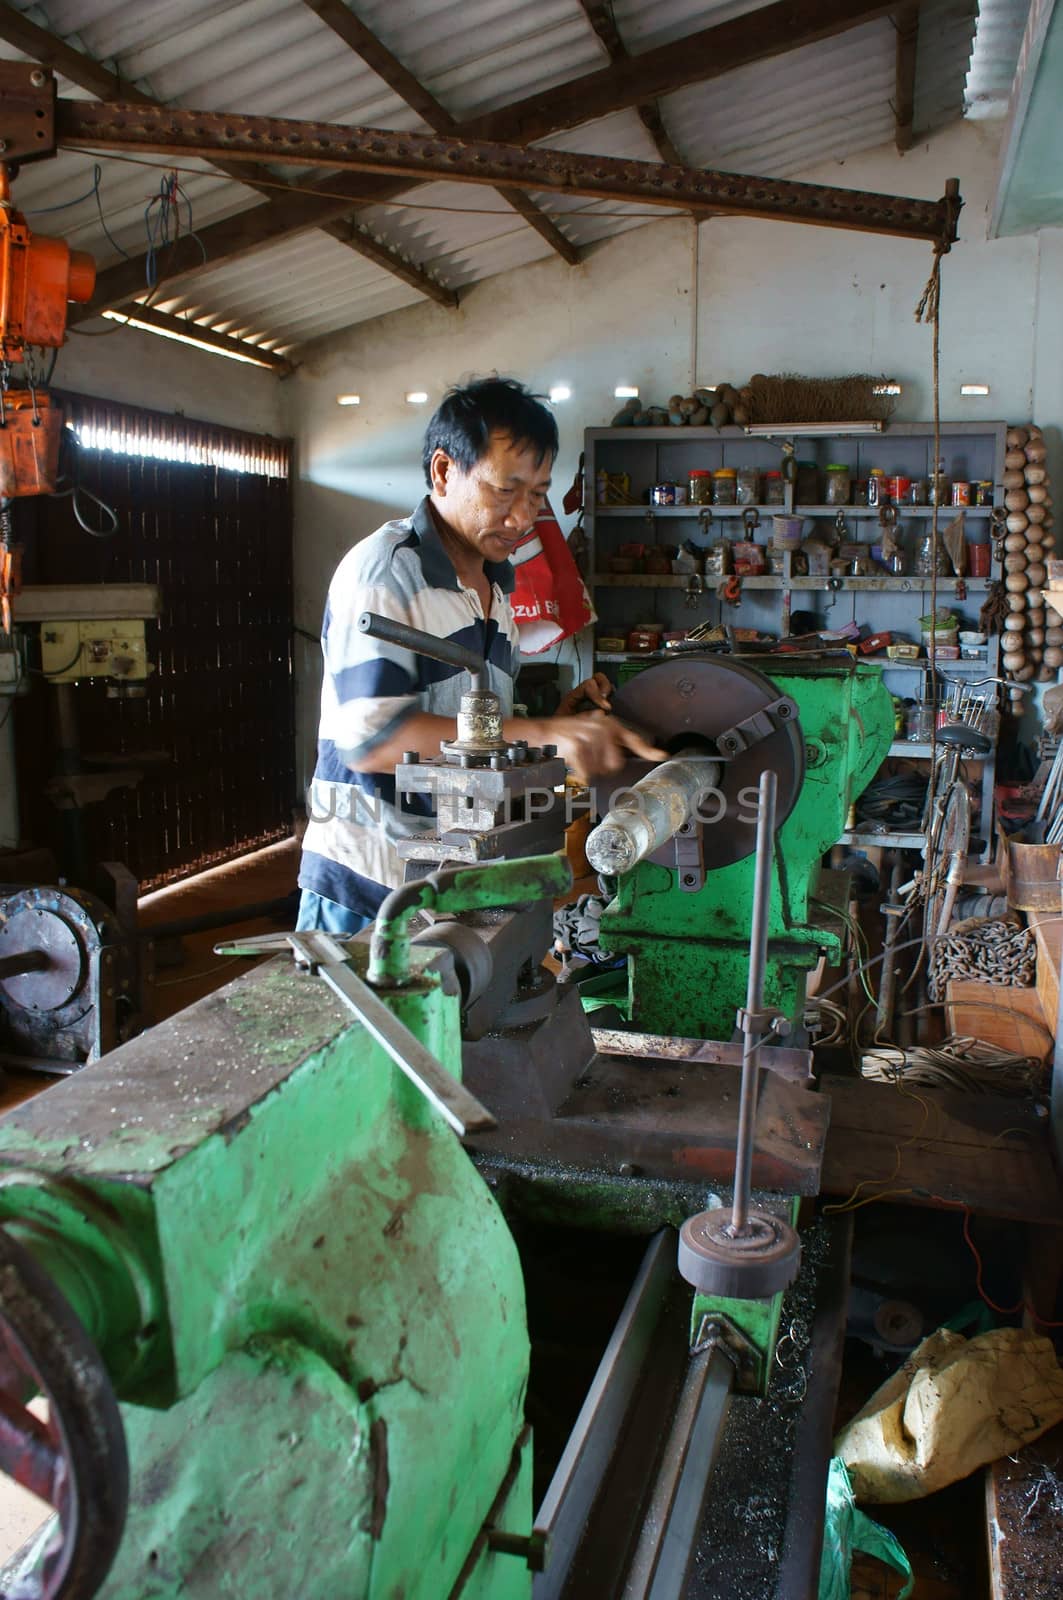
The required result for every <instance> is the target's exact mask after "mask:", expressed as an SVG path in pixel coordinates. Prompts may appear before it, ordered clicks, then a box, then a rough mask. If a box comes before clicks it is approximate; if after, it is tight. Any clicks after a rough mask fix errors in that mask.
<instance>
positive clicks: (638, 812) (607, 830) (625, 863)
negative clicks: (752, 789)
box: [586, 750, 723, 877]
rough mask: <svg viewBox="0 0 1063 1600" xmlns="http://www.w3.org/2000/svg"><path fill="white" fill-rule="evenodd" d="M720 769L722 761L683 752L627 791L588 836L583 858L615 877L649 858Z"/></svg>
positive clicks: (715, 780) (686, 816) (710, 786)
mask: <svg viewBox="0 0 1063 1600" xmlns="http://www.w3.org/2000/svg"><path fill="white" fill-rule="evenodd" d="M722 771H723V766H722V763H721V762H719V761H713V760H712V759H711V757H709V756H704V755H702V754H701V753H700V751H692V750H684V751H680V753H679V754H678V755H676V756H673V757H672V758H671V759H670V760H668V761H662V762H661V764H660V766H657V767H654V768H653V770H652V772H648V773H647V774H646V776H645V777H644V778H640V779H639V781H638V783H635V784H632V786H631V788H630V789H625V790H624V791H623V795H622V797H621V798H620V799H619V800H618V801H617V803H616V804H615V805H614V806H613V807H612V809H611V810H610V811H609V812H608V814H607V815H606V816H605V817H603V818H602V820H601V822H600V823H599V824H598V826H597V827H596V828H595V829H594V831H593V832H592V833H591V834H590V835H589V836H588V839H587V847H586V848H587V860H588V861H589V862H590V864H591V866H592V867H593V868H594V870H595V872H603V873H606V874H607V875H608V876H610V877H616V876H618V875H619V874H620V873H623V872H630V871H631V870H632V868H633V867H636V866H637V865H638V863H639V862H640V861H644V860H645V859H646V857H647V856H652V855H653V853H654V851H655V850H659V849H660V848H661V846H662V845H664V844H667V843H668V841H669V839H672V838H674V837H675V835H676V834H677V833H678V832H679V830H680V828H681V827H682V826H683V824H684V823H685V822H686V821H687V820H688V819H689V817H690V816H691V815H692V813H693V812H694V811H695V808H696V807H697V804H698V800H699V798H700V797H701V796H702V795H703V794H704V793H705V791H706V790H707V789H713V788H715V787H716V785H717V784H718V783H719V781H720V774H721V773H722Z"/></svg>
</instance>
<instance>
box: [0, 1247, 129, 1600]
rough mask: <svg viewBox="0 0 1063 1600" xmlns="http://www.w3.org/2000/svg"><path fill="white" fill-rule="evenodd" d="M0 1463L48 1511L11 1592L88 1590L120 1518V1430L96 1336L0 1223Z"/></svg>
mask: <svg viewBox="0 0 1063 1600" xmlns="http://www.w3.org/2000/svg"><path fill="white" fill-rule="evenodd" d="M35 1395H42V1396H43V1397H44V1398H45V1399H46V1400H47V1402H48V1420H47V1421H44V1420H42V1419H41V1418H40V1417H38V1416H37V1415H36V1414H35V1413H34V1412H33V1411H31V1410H30V1409H29V1402H30V1401H31V1400H32V1399H33V1398H34V1396H35ZM0 1470H2V1471H3V1472H5V1473H6V1474H7V1476H8V1477H9V1478H12V1479H13V1480H14V1481H15V1482H16V1483H19V1484H21V1485H22V1486H23V1488H25V1489H29V1490H30V1491H31V1492H32V1493H33V1494H35V1495H37V1496H38V1497H39V1498H40V1499H41V1500H44V1501H46V1502H47V1504H48V1505H50V1506H53V1507H54V1509H55V1511H56V1513H57V1515H56V1518H55V1522H54V1526H53V1528H52V1531H51V1534H50V1537H49V1538H48V1542H47V1545H46V1547H45V1549H44V1551H43V1553H42V1557H41V1559H40V1561H39V1563H38V1565H37V1568H36V1572H35V1576H34V1577H33V1578H32V1579H22V1580H21V1581H20V1583H19V1585H18V1589H17V1591H15V1592H17V1596H18V1600H90V1597H91V1596H92V1595H94V1594H96V1592H97V1591H98V1589H99V1587H100V1585H101V1584H102V1582H103V1580H104V1578H105V1577H106V1576H107V1573H108V1571H109V1570H110V1567H111V1563H112V1562H113V1560H114V1557H115V1554H116V1552H117V1550H118V1545H119V1543H120V1541H121V1538H122V1532H123V1529H124V1526H125V1515H126V1506H127V1503H128V1498H129V1461H128V1456H127V1454H126V1443H125V1431H124V1429H123V1427H122V1419H121V1416H120V1414H119V1410H118V1402H117V1400H116V1399H115V1394H114V1390H113V1388H112V1387H111V1382H110V1379H109V1378H108V1376H107V1372H106V1369H105V1367H104V1365H103V1361H102V1359H101V1357H100V1354H99V1352H98V1351H97V1349H96V1347H95V1345H94V1344H93V1343H92V1341H91V1339H90V1338H89V1336H88V1334H87V1333H86V1332H85V1330H84V1328H83V1327H82V1325H81V1323H80V1322H79V1321H78V1319H77V1317H76V1316H75V1315H74V1313H73V1311H72V1310H71V1308H70V1306H69V1305H68V1304H67V1302H66V1300H65V1299H64V1298H63V1296H62V1295H61V1294H60V1292H59V1290H58V1289H57V1288H56V1286H55V1284H54V1283H53V1282H52V1279H51V1278H50V1277H49V1276H48V1274H47V1273H46V1272H44V1271H43V1270H42V1268H41V1267H39V1266H38V1264H37V1262H36V1261H35V1260H34V1259H33V1257H32V1256H31V1255H30V1254H29V1252H28V1251H27V1250H25V1249H23V1247H22V1246H21V1245H20V1244H18V1243H17V1242H16V1240H14V1239H13V1238H12V1237H11V1236H10V1234H8V1233H7V1232H6V1231H5V1230H4V1229H3V1228H0ZM5 1594H6V1591H5Z"/></svg>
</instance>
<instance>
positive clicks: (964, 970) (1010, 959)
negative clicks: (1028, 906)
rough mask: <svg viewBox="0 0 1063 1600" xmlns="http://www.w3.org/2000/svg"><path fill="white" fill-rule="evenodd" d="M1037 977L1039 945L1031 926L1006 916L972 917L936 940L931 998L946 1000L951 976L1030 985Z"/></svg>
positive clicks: (929, 980) (929, 988) (929, 978)
mask: <svg viewBox="0 0 1063 1600" xmlns="http://www.w3.org/2000/svg"><path fill="white" fill-rule="evenodd" d="M1036 977H1037V945H1036V943H1035V942H1034V936H1033V934H1032V932H1031V931H1030V929H1029V928H1019V927H1017V926H1016V925H1015V924H1014V923H1013V922H1007V921H1005V920H1004V919H1003V918H993V917H971V918H969V919H968V920H967V921H966V922H957V923H955V924H954V926H953V927H952V928H951V929H950V930H949V932H948V933H946V934H943V935H942V937H941V938H940V939H935V940H934V943H933V945H932V946H931V949H930V970H929V973H928V976H927V992H928V993H929V995H930V998H931V1000H934V1001H940V1000H944V998H945V985H946V984H947V983H948V981H949V979H950V978H964V979H967V980H968V981H972V980H973V981H974V982H975V983H1004V984H1008V985H1009V986H1010V987H1011V988H1013V989H1028V988H1029V987H1030V985H1031V984H1032V983H1034V982H1035V980H1036Z"/></svg>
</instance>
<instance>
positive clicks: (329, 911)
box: [295, 889, 372, 939]
mask: <svg viewBox="0 0 1063 1600" xmlns="http://www.w3.org/2000/svg"><path fill="white" fill-rule="evenodd" d="M371 921H372V918H371V917H363V916H362V913H361V912H360V911H348V909H347V907H346V906H341V905H340V904H339V902H338V901H336V900H326V899H325V897H324V895H321V894H315V893H314V891H313V889H303V890H301V891H300V894H299V915H298V917H297V918H296V922H295V931H296V932H297V933H313V932H315V931H316V930H320V931H321V932H322V933H334V934H335V935H336V936H337V938H340V939H350V938H352V937H353V935H354V934H356V933H361V931H362V929H363V928H364V927H367V926H368V924H369V923H370V922H371Z"/></svg>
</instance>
